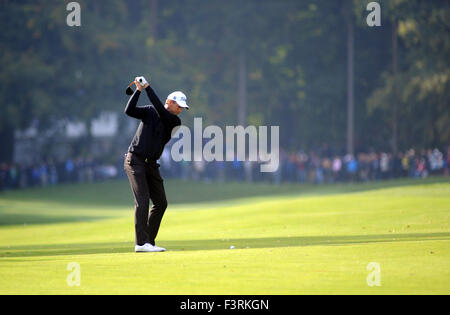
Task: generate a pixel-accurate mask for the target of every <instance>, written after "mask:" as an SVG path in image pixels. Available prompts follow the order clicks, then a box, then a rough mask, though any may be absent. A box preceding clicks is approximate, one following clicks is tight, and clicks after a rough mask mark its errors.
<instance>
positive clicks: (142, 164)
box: [124, 77, 189, 252]
mask: <svg viewBox="0 0 450 315" xmlns="http://www.w3.org/2000/svg"><path fill="white" fill-rule="evenodd" d="M133 83H134V84H135V86H136V91H135V92H134V93H133V91H132V90H131V87H130V86H131V85H132V84H133ZM133 83H132V84H130V86H129V87H128V89H127V94H132V96H131V98H130V100H129V101H128V104H127V106H126V108H125V114H127V115H128V116H130V117H133V118H136V119H139V120H140V121H141V123H140V124H139V127H138V129H137V131H136V135H135V136H134V138H133V141H132V142H131V145H130V147H129V148H128V153H127V154H126V156H125V162H124V169H125V171H126V173H127V176H128V179H129V181H130V185H131V189H132V191H133V195H134V200H135V215H134V224H135V244H136V246H135V251H136V252H163V251H165V248H162V247H158V246H156V244H155V238H156V235H157V234H158V230H159V226H160V224H161V220H162V218H163V215H164V212H165V210H166V208H167V199H166V193H165V190H164V184H163V179H162V177H161V175H160V173H159V167H160V165H159V164H158V163H157V162H156V161H157V160H158V159H159V158H160V156H161V154H162V152H163V150H164V146H165V145H166V144H167V142H169V140H170V138H171V135H172V130H173V129H174V128H175V127H177V126H180V125H181V120H180V118H179V117H178V115H179V114H180V113H181V112H182V111H183V109H184V108H186V109H189V106H188V105H187V104H186V95H184V94H183V93H182V92H174V93H172V94H170V95H169V96H168V97H167V100H166V103H165V105H163V103H162V102H161V101H160V99H159V98H158V96H157V95H156V93H155V91H154V90H153V89H152V88H151V87H150V85H149V84H148V82H147V81H146V80H145V78H144V77H137V78H136V79H135V81H134V82H133ZM144 89H145V91H146V92H147V95H148V97H149V99H150V102H151V103H152V104H153V106H152V105H147V106H143V107H138V106H137V102H138V99H139V96H140V94H141V92H142V90H144ZM130 92H131V93H130ZM150 199H151V200H152V202H153V206H152V208H151V210H150V213H149V204H150Z"/></svg>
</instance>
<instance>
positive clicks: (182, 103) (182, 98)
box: [167, 91, 189, 109]
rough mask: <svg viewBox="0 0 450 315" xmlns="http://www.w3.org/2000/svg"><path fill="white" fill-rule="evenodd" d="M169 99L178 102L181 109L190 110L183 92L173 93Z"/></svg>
mask: <svg viewBox="0 0 450 315" xmlns="http://www.w3.org/2000/svg"><path fill="white" fill-rule="evenodd" d="M167 99H168V100H172V101H175V102H177V104H178V105H179V106H180V107H183V108H186V109H189V106H188V104H186V101H187V98H186V95H184V93H183V92H180V91H176V92H173V93H171V94H170V95H169V96H167Z"/></svg>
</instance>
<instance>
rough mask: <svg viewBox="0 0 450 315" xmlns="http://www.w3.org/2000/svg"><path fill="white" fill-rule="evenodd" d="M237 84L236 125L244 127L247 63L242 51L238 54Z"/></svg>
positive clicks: (245, 118) (245, 119) (245, 122)
mask: <svg viewBox="0 0 450 315" xmlns="http://www.w3.org/2000/svg"><path fill="white" fill-rule="evenodd" d="M238 82H239V83H238V84H239V87H238V123H239V125H241V126H245V125H246V124H247V63H246V60H245V52H244V51H243V50H241V52H240V54H239V65H238Z"/></svg>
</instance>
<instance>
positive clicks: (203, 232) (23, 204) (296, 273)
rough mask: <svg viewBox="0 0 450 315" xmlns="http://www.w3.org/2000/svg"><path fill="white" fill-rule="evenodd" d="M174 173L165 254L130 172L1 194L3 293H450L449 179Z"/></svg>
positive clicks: (162, 236) (0, 279)
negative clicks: (150, 236) (202, 178)
mask: <svg viewBox="0 0 450 315" xmlns="http://www.w3.org/2000/svg"><path fill="white" fill-rule="evenodd" d="M165 183H166V189H167V196H168V200H169V208H168V209H167V212H166V215H165V217H164V219H163V223H162V226H161V230H160V233H159V235H158V239H157V245H160V246H163V247H166V248H167V249H168V251H167V252H165V253H139V254H136V253H134V221H133V200H132V199H131V190H130V187H129V185H128V183H127V182H126V181H111V182H106V183H97V184H83V185H63V186H58V187H51V188H45V189H29V190H24V191H13V192H4V193H0V293H1V294H449V293H450V224H449V223H450V220H449V215H450V180H449V179H448V178H431V179H427V180H396V181H387V182H383V183H381V182H378V183H370V184H363V183H355V184H336V185H324V186H315V185H296V184H283V185H281V186H274V185H271V184H267V183H259V184H245V183H196V182H183V181H180V180H166V181H165ZM231 246H234V247H235V249H231V248H230V247H231ZM70 263H77V264H78V265H79V266H80V276H81V278H80V279H81V283H80V285H79V286H69V285H68V282H67V277H68V275H69V274H70V273H71V271H70V270H68V269H67V267H68V264H70ZM370 263H377V264H378V265H379V266H380V273H379V275H380V280H381V286H372V287H371V286H369V285H368V283H367V278H368V276H369V274H370V273H371V272H372V271H371V270H368V269H367V266H368V265H369V264H370Z"/></svg>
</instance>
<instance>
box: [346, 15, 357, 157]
mask: <svg viewBox="0 0 450 315" xmlns="http://www.w3.org/2000/svg"><path fill="white" fill-rule="evenodd" d="M346 20H347V153H348V154H354V151H355V144H354V141H355V120H354V116H355V92H354V90H355V89H354V84H355V82H354V62H355V60H354V50H355V44H354V43H355V34H354V25H353V19H352V16H351V14H350V13H347V16H346Z"/></svg>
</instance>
